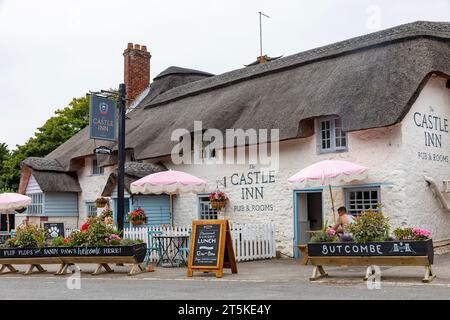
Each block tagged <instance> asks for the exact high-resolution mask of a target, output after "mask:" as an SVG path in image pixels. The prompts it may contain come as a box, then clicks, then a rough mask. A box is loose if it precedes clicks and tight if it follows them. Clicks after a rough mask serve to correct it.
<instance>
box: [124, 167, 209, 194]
mask: <svg viewBox="0 0 450 320" xmlns="http://www.w3.org/2000/svg"><path fill="white" fill-rule="evenodd" d="M206 187H207V182H206V181H205V180H202V179H200V178H197V177H195V176H193V175H190V174H188V173H185V172H181V171H175V170H168V171H162V172H157V173H153V174H150V175H148V176H145V177H143V178H141V179H139V180H137V181H135V182H133V183H132V184H131V192H132V193H141V194H161V193H167V194H179V193H185V192H194V193H197V192H203V191H205V189H206Z"/></svg>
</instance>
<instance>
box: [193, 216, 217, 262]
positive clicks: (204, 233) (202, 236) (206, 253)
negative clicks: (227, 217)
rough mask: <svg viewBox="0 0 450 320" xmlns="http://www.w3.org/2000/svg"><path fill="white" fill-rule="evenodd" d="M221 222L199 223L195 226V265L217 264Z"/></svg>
mask: <svg viewBox="0 0 450 320" xmlns="http://www.w3.org/2000/svg"><path fill="white" fill-rule="evenodd" d="M219 240H220V224H199V225H196V227H195V239H194V241H195V242H194V252H193V257H194V259H193V263H192V265H193V266H217V264H218V254H219Z"/></svg>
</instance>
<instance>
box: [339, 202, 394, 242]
mask: <svg viewBox="0 0 450 320" xmlns="http://www.w3.org/2000/svg"><path fill="white" fill-rule="evenodd" d="M346 231H347V232H349V233H351V234H352V237H353V239H354V240H355V242H356V243H366V242H371V241H386V240H388V239H389V220H388V218H386V217H384V215H383V212H382V211H381V209H380V210H379V211H374V210H370V209H369V210H367V211H365V212H361V213H360V214H359V215H358V216H357V217H356V218H355V223H352V224H350V225H348V226H347V227H346Z"/></svg>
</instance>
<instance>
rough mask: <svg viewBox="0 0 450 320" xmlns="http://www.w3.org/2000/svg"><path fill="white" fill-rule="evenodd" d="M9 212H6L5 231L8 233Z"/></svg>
mask: <svg viewBox="0 0 450 320" xmlns="http://www.w3.org/2000/svg"><path fill="white" fill-rule="evenodd" d="M9 229H10V226H9V211H6V231H7V232H8V233H9Z"/></svg>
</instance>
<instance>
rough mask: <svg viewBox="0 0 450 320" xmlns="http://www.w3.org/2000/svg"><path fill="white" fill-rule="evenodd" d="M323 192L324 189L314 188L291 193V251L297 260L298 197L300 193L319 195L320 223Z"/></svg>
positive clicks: (323, 205) (323, 204)
mask: <svg viewBox="0 0 450 320" xmlns="http://www.w3.org/2000/svg"><path fill="white" fill-rule="evenodd" d="M323 190H324V187H316V188H305V189H295V190H293V192H292V197H293V199H292V200H293V204H294V205H293V206H292V207H293V209H294V214H293V216H294V243H293V249H294V255H293V256H294V258H298V256H299V253H298V250H297V243H298V195H299V194H300V193H319V192H320V194H321V197H322V222H323V220H324V207H325V199H324V198H325V197H324V196H323Z"/></svg>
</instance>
